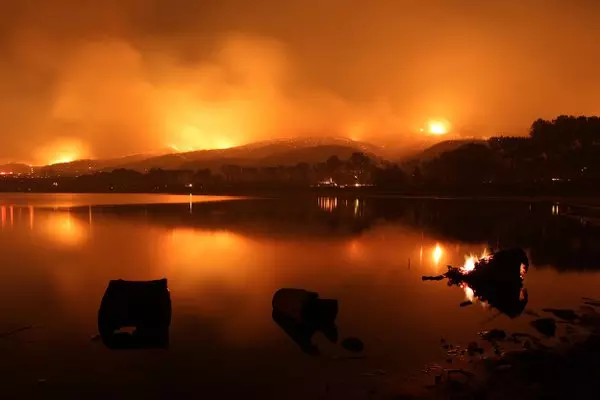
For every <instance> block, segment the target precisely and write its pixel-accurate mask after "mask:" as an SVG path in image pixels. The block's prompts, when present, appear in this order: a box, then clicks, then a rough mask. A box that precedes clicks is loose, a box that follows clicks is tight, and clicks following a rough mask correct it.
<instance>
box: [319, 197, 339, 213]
mask: <svg viewBox="0 0 600 400" xmlns="http://www.w3.org/2000/svg"><path fill="white" fill-rule="evenodd" d="M317 203H318V204H319V208H321V209H322V210H324V211H327V212H333V210H335V209H336V208H337V206H338V199H337V197H319V198H318V199H317Z"/></svg>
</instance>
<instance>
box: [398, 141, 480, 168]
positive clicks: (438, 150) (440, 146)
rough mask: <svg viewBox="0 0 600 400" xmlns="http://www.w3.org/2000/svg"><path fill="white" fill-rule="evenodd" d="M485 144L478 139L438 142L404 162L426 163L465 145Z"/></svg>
mask: <svg viewBox="0 0 600 400" xmlns="http://www.w3.org/2000/svg"><path fill="white" fill-rule="evenodd" d="M474 143H475V144H485V143H486V141H485V140H480V139H456V140H445V141H443V142H438V143H436V144H434V145H433V146H430V147H427V148H426V149H425V150H423V151H421V152H419V153H417V154H414V155H412V156H410V157H409V158H408V159H407V160H406V161H408V162H421V163H422V162H427V161H431V160H433V159H435V158H437V157H439V156H440V155H441V154H443V153H446V152H448V151H453V150H456V149H458V148H459V147H461V146H464V145H466V144H474Z"/></svg>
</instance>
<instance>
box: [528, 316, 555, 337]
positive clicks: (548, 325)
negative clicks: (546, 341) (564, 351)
mask: <svg viewBox="0 0 600 400" xmlns="http://www.w3.org/2000/svg"><path fill="white" fill-rule="evenodd" d="M531 326H533V327H534V328H535V329H537V330H538V332H540V333H541V334H542V335H545V336H548V337H551V336H554V335H555V334H556V321H555V320H554V319H552V318H540V319H536V320H535V321H532V322H531Z"/></svg>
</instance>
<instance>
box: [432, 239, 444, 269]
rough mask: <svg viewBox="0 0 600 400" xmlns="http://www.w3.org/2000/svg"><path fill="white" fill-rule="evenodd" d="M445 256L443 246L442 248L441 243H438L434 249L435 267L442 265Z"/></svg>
mask: <svg viewBox="0 0 600 400" xmlns="http://www.w3.org/2000/svg"><path fill="white" fill-rule="evenodd" d="M443 255H444V249H443V248H442V246H440V244H439V243H436V245H435V247H434V249H433V262H434V263H435V265H438V264H439V263H440V261H441V259H442V256H443Z"/></svg>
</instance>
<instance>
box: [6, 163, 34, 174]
mask: <svg viewBox="0 0 600 400" xmlns="http://www.w3.org/2000/svg"><path fill="white" fill-rule="evenodd" d="M30 172H31V167H30V166H29V165H27V164H20V163H10V164H4V165H0V173H4V174H29V173H30Z"/></svg>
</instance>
